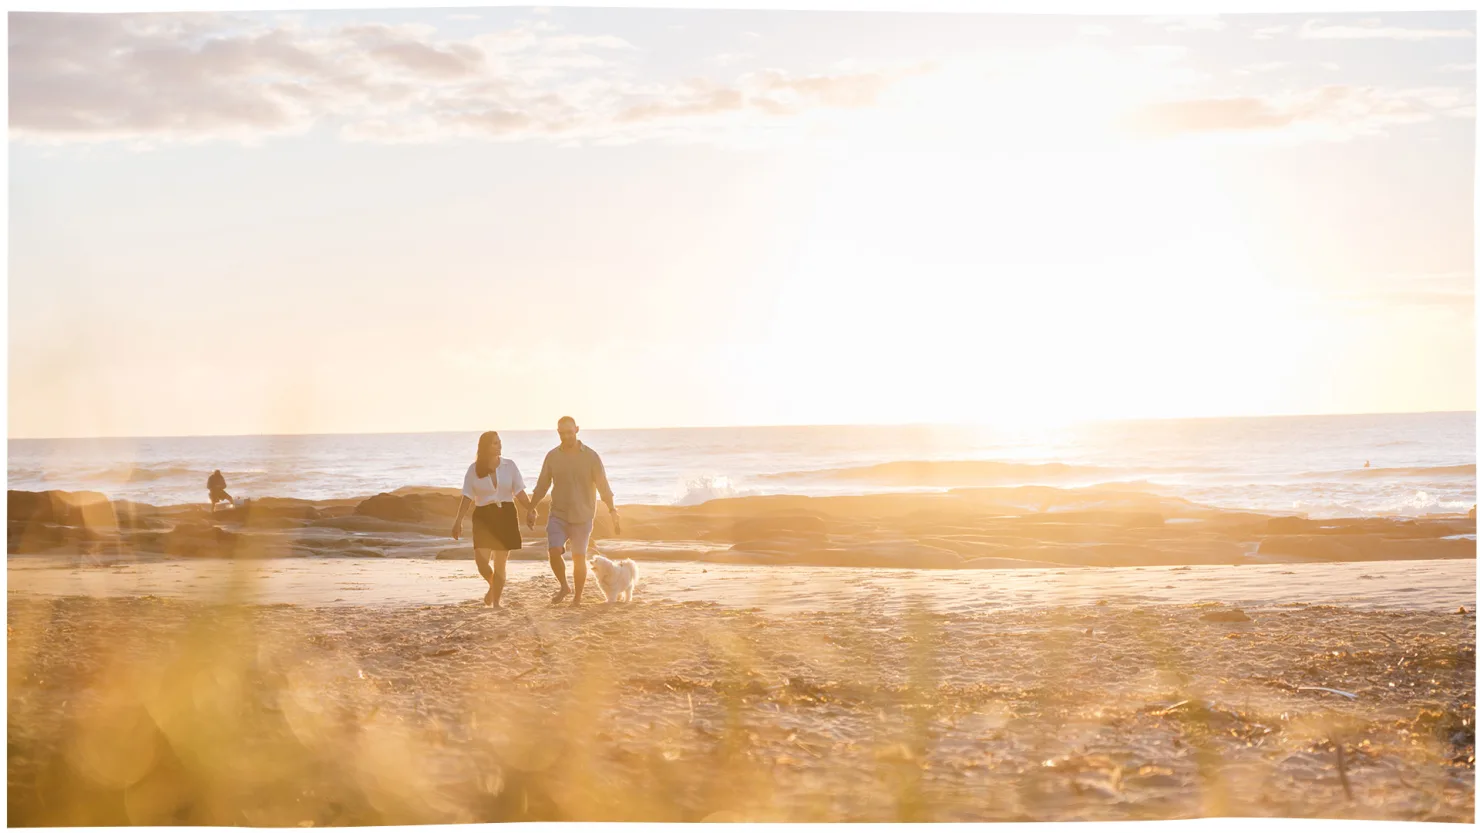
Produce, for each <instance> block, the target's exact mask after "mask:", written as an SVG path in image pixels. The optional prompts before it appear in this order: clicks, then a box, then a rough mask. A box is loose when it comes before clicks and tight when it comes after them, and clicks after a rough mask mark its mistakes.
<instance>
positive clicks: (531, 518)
mask: <svg viewBox="0 0 1480 833" xmlns="http://www.w3.org/2000/svg"><path fill="white" fill-rule="evenodd" d="M537 517H539V515H538V510H536V509H535V508H534V507H533V506H531V507H529V511H527V512H525V513H524V525H525V526H527V527H529V531H530V532H533V531H534V522H535V519H536V518H537Z"/></svg>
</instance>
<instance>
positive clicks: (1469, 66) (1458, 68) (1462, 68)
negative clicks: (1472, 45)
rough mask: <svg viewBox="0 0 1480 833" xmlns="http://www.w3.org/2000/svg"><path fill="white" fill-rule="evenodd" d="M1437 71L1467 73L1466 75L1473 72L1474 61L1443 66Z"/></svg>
mask: <svg viewBox="0 0 1480 833" xmlns="http://www.w3.org/2000/svg"><path fill="white" fill-rule="evenodd" d="M1439 71H1440V72H1468V73H1473V72H1474V71H1475V62H1474V61H1470V62H1469V63H1464V64H1445V65H1444V66H1442V67H1439Z"/></svg>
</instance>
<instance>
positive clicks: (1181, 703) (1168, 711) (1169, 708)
mask: <svg viewBox="0 0 1480 833" xmlns="http://www.w3.org/2000/svg"><path fill="white" fill-rule="evenodd" d="M1191 704H1192V701H1191V700H1178V701H1177V702H1175V703H1173V704H1171V705H1170V706H1167V707H1166V708H1164V709H1162V710H1161V711H1159V712H1157V714H1158V715H1161V716H1165V715H1168V714H1171V713H1172V712H1174V711H1176V710H1177V709H1180V708H1182V707H1183V706H1189V705H1191Z"/></svg>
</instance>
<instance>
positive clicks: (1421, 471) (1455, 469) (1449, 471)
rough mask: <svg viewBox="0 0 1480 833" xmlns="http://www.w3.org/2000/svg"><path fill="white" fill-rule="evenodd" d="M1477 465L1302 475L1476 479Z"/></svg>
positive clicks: (1317, 477)
mask: <svg viewBox="0 0 1480 833" xmlns="http://www.w3.org/2000/svg"><path fill="white" fill-rule="evenodd" d="M1474 476H1475V464H1474V463H1467V464H1464V465H1458V466H1393V467H1390V468H1360V469H1343V470H1342V471H1316V472H1307V473H1305V474H1302V475H1300V477H1301V478H1302V479H1306V480H1322V479H1328V478H1343V479H1357V478H1369V477H1376V478H1383V477H1474Z"/></svg>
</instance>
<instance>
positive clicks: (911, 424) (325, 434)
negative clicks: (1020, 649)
mask: <svg viewBox="0 0 1480 833" xmlns="http://www.w3.org/2000/svg"><path fill="white" fill-rule="evenodd" d="M1474 413H1475V410H1474V409H1473V408H1471V409H1468V410H1439V411H1364V412H1328V413H1316V414H1311V413H1305V414H1235V415H1229V416H1187V417H1117V418H1108V419H1082V420H1070V421H1067V422H1064V423H1052V421H1048V420H1046V422H1050V423H1051V424H1057V425H1059V426H1060V427H1064V426H1073V425H1113V424H1117V423H1127V422H1211V421H1214V420H1256V419H1312V418H1320V417H1327V418H1330V417H1367V416H1434V415H1440V414H1472V415H1473V414H1474ZM1019 427H1020V426H1019V425H1013V426H1007V425H1002V424H997V423H992V422H896V423H867V422H857V423H793V424H785V423H752V424H746V425H666V426H664V425H646V426H628V427H618V428H582V429H581V430H582V431H596V432H607V431H704V430H711V431H723V430H732V429H743V428H772V429H796V428H985V429H992V428H999V429H1002V430H1016V429H1017V428H1019ZM484 430H488V429H485V428H469V429H458V428H453V429H436V430H422V431H305V432H287V433H268V434H149V435H145V434H137V435H129V434H110V435H92V436H67V437H7V438H6V442H7V443H10V442H50V441H58V440H219V439H239V438H244V437H264V438H277V437H392V436H425V435H432V434H476V433H479V432H480V431H484ZM554 430H555V429H554V428H553V427H551V428H506V429H501V433H511V434H512V433H519V434H523V433H532V432H536V431H552V432H553V431H554Z"/></svg>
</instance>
